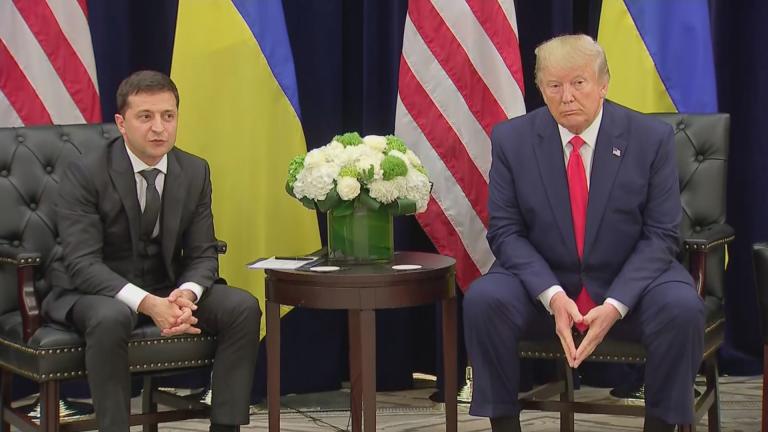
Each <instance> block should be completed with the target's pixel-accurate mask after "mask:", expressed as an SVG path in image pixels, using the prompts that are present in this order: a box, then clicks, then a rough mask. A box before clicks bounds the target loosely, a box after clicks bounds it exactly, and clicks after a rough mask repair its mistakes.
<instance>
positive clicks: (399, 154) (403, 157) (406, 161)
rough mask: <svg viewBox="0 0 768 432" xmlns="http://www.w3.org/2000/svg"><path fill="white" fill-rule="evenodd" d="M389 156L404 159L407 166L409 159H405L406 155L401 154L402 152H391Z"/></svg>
mask: <svg viewBox="0 0 768 432" xmlns="http://www.w3.org/2000/svg"><path fill="white" fill-rule="evenodd" d="M387 154H388V155H389V156H395V157H399V158H400V159H402V160H403V162H405V163H406V164H407V163H408V158H407V157H405V154H404V153H401V152H400V150H392V151H390V152H389V153H387Z"/></svg>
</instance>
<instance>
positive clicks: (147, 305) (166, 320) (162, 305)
mask: <svg viewBox="0 0 768 432" xmlns="http://www.w3.org/2000/svg"><path fill="white" fill-rule="evenodd" d="M138 311H139V312H141V313H143V314H144V315H147V316H148V317H150V318H152V321H153V322H154V323H155V325H156V326H157V327H158V328H159V329H160V331H161V333H162V335H163V336H174V335H178V334H183V333H190V334H198V333H200V329H198V328H197V327H194V324H196V323H197V319H196V318H195V317H194V316H192V314H191V313H186V314H185V313H184V311H183V310H182V308H180V307H179V306H178V305H177V304H176V303H174V302H172V301H170V300H169V299H168V298H167V297H158V296H156V295H153V294H149V295H147V296H145V297H144V299H143V300H142V301H141V303H139V308H138Z"/></svg>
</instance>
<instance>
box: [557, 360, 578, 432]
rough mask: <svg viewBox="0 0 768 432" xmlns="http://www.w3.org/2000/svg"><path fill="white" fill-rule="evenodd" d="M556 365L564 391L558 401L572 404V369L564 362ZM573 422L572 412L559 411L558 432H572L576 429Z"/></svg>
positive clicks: (560, 361)
mask: <svg viewBox="0 0 768 432" xmlns="http://www.w3.org/2000/svg"><path fill="white" fill-rule="evenodd" d="M558 363H559V367H558V370H559V371H560V374H561V379H562V380H563V382H564V383H565V390H564V391H563V392H562V393H560V401H561V402H573V400H574V397H573V369H571V368H570V366H568V363H566V362H565V360H558ZM575 422H576V419H575V417H574V414H573V411H560V432H574V430H575V429H576V425H575Z"/></svg>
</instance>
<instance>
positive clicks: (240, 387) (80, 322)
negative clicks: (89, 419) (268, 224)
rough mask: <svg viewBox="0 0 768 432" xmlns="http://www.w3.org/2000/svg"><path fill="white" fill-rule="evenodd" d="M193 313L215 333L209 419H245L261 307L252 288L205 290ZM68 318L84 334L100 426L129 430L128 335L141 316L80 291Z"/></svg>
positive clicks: (233, 422)
mask: <svg viewBox="0 0 768 432" xmlns="http://www.w3.org/2000/svg"><path fill="white" fill-rule="evenodd" d="M197 305H198V309H197V310H196V311H195V312H194V315H195V316H196V317H197V318H198V320H199V321H198V327H199V328H200V329H201V330H203V332H205V333H208V334H212V335H216V342H217V348H216V358H215V361H214V364H213V376H212V379H211V381H212V382H211V385H212V390H213V400H212V403H211V422H212V423H217V424H223V425H242V424H248V410H249V404H250V395H251V384H252V382H253V373H254V369H255V366H256V354H257V353H258V344H259V323H260V319H261V310H260V309H259V303H258V300H256V298H255V297H253V296H252V295H251V294H249V293H247V292H245V291H243V290H240V289H237V288H232V287H229V286H227V285H214V286H212V287H210V288H208V289H206V290H205V292H204V293H203V297H202V299H200V301H199V302H198V304H197ZM70 316H71V320H72V322H73V323H74V325H75V326H76V328H77V329H78V330H79V331H80V332H81V333H82V334H83V335H84V336H85V344H86V348H85V365H86V369H87V370H88V384H89V385H90V388H91V396H92V398H93V403H94V408H95V410H96V418H97V421H98V424H99V430H100V431H102V432H103V431H115V432H118V431H119V432H127V431H128V430H129V426H128V416H129V413H130V398H131V385H130V383H131V380H130V373H129V371H128V340H129V338H130V335H131V331H132V330H133V329H134V328H135V327H136V324H137V322H138V321H139V317H138V316H137V314H136V313H134V312H133V311H131V309H130V308H129V307H128V306H126V305H125V304H124V303H122V302H120V301H119V300H117V299H115V298H112V297H105V296H99V295H84V296H83V297H81V298H80V299H78V301H77V302H76V303H75V305H74V306H73V307H72V310H71V315H70Z"/></svg>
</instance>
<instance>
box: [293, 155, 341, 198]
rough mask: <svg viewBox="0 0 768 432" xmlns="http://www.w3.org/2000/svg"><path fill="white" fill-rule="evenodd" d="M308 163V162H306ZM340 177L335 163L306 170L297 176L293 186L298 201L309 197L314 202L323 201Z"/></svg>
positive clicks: (306, 168) (305, 167)
mask: <svg viewBox="0 0 768 432" xmlns="http://www.w3.org/2000/svg"><path fill="white" fill-rule="evenodd" d="M305 162H306V161H305ZM338 175H339V166H338V165H336V164H333V163H325V164H321V165H318V166H316V167H313V168H308V167H307V166H306V163H305V165H304V169H303V170H301V172H300V173H299V175H297V176H296V182H295V183H294V184H293V194H294V195H295V196H296V198H298V199H302V198H304V197H307V198H309V199H312V200H316V201H322V200H324V199H325V196H326V195H327V194H328V192H330V191H331V189H332V188H333V182H334V180H335V179H336V177H337V176H338Z"/></svg>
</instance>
